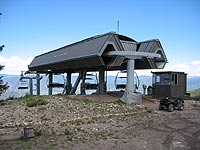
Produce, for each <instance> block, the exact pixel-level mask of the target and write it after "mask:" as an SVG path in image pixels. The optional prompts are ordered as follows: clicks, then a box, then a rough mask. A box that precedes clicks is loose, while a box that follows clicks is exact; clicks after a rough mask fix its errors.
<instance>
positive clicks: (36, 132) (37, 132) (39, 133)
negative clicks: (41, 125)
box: [34, 130, 42, 136]
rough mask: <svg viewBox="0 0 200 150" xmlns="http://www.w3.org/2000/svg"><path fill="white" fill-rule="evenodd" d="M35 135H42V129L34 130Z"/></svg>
mask: <svg viewBox="0 0 200 150" xmlns="http://www.w3.org/2000/svg"><path fill="white" fill-rule="evenodd" d="M34 135H35V136H41V135H42V130H35V131H34Z"/></svg>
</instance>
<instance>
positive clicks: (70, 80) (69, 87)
mask: <svg viewBox="0 0 200 150" xmlns="http://www.w3.org/2000/svg"><path fill="white" fill-rule="evenodd" d="M71 77H72V74H71V72H68V73H67V89H66V94H69V93H70V91H71V89H72V79H71Z"/></svg>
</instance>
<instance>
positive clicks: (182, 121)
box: [0, 97, 200, 150]
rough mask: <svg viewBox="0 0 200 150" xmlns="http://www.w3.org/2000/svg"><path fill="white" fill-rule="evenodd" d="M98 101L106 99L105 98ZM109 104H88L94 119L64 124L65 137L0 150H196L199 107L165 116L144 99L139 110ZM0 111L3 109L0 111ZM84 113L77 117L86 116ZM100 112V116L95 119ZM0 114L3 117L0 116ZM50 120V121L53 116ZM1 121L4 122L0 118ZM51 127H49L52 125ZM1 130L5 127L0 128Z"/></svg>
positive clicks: (11, 143) (3, 143)
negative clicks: (105, 110)
mask: <svg viewBox="0 0 200 150" xmlns="http://www.w3.org/2000/svg"><path fill="white" fill-rule="evenodd" d="M54 98H55V97H54ZM102 98H103V99H109V98H108V97H102ZM79 99H81V100H84V99H88V97H79ZM92 99H95V97H93V98H90V100H92ZM59 100H60V101H61V98H59ZM112 100H113V101H114V98H113V99H111V100H110V99H109V100H108V101H107V102H105V101H103V102H100V103H99V102H98V103H96V102H95V103H94V104H92V106H91V107H94V108H93V109H91V110H89V111H88V112H91V114H88V115H89V116H90V115H92V116H94V114H95V115H96V118H93V120H87V123H86V122H83V121H82V122H80V121H79V122H75V123H73V124H72V123H71V124H69V123H66V124H64V127H65V128H69V129H70V132H69V133H68V132H66V130H65V132H63V134H56V133H51V134H49V133H46V132H45V133H42V134H41V135H40V136H35V137H33V138H29V139H28V140H25V139H21V138H20V139H15V140H0V150H11V149H13V150H14V149H15V150H18V149H19V150H22V149H23V150H26V149H27V150H29V149H32V150H46V149H52V150H54V149H57V150H65V149H70V150H71V149H73V150H90V149H95V150H130V149H136V150H145V149H147V150H169V149H170V150H199V149H200V104H199V103H197V105H196V104H195V102H193V101H186V102H185V109H184V110H183V111H178V110H175V111H173V112H167V111H160V110H158V104H159V103H158V101H154V102H152V101H148V100H145V99H144V100H143V104H142V105H141V106H136V105H125V104H118V103H112ZM78 103H81V102H80V101H78V102H77V104H78ZM104 104H105V105H104ZM111 104H112V105H111ZM54 105H55V104H54ZM73 105H75V104H73ZM102 105H103V108H105V107H107V106H109V108H111V111H110V110H109V111H110V112H109V115H108V112H102V109H100V108H99V107H100V106H102ZM22 106H23V105H22ZM22 106H20V107H22ZM111 106H112V107H111ZM23 107H24V106H23ZM49 107H50V106H49ZM84 107H85V106H84ZM70 108H71V106H70ZM81 108H83V107H80V108H78V109H77V112H79V111H80V109H81ZM0 109H4V108H3V107H2V108H1V107H0ZM26 109H29V108H26ZM40 109H41V108H40ZM43 109H44V108H43ZM87 109H88V108H86V110H87ZM83 110H84V109H83ZM86 110H85V111H83V112H81V113H84V112H85V113H88V112H87V111H86ZM100 110H101V111H100ZM48 111H52V110H48ZM57 111H58V110H57ZM100 112H102V113H103V114H102V115H99V113H100ZM43 113H45V112H43ZM62 113H63V111H62ZM64 113H66V112H64ZM74 113H75V111H74ZM79 113H80V112H79ZM3 114H4V115H5V114H6V113H5V112H3ZM3 114H2V115H3ZM35 114H37V112H35ZM110 114H112V115H110ZM37 115H39V114H37ZM56 115H58V114H56ZM1 117H2V116H1ZM51 117H52V118H54V116H53V113H52V116H51ZM83 117H85V116H83ZM87 117H88V116H87ZM87 117H85V118H87ZM1 119H2V120H5V118H3V117H2V118H1ZM87 119H88V118H87ZM53 121H54V120H53ZM0 122H1V120H0ZM2 122H3V121H2ZM51 123H52V124H53V122H51ZM56 124H58V121H57V122H56V123H55V124H53V126H56ZM62 127H63V126H58V128H62ZM1 128H5V127H3V125H2V126H1ZM49 128H51V126H49ZM67 131H68V130H67ZM61 133H62V132H61Z"/></svg>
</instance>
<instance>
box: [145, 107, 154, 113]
mask: <svg viewBox="0 0 200 150" xmlns="http://www.w3.org/2000/svg"><path fill="white" fill-rule="evenodd" d="M145 112H147V113H153V109H151V108H147V107H145Z"/></svg>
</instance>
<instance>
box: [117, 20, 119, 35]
mask: <svg viewBox="0 0 200 150" xmlns="http://www.w3.org/2000/svg"><path fill="white" fill-rule="evenodd" d="M117 33H119V21H117Z"/></svg>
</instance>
